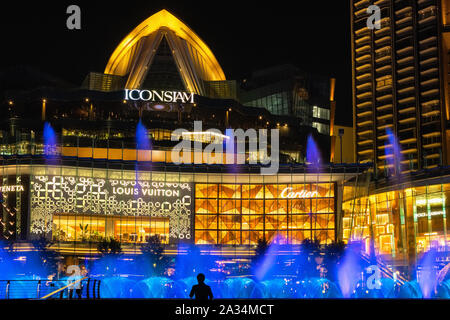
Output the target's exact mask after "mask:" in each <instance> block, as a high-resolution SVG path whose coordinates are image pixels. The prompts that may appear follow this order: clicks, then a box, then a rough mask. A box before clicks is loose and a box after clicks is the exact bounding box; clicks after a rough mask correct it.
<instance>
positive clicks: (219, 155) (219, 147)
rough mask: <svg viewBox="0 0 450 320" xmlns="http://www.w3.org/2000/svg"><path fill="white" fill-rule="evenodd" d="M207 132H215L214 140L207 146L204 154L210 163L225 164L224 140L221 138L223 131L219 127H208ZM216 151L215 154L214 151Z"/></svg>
mask: <svg viewBox="0 0 450 320" xmlns="http://www.w3.org/2000/svg"><path fill="white" fill-rule="evenodd" d="M206 132H212V133H215V135H212V136H213V141H212V142H211V143H210V144H208V145H207V146H206V147H205V151H204V152H203V154H204V155H205V156H204V158H205V159H206V163H208V164H223V142H222V140H221V139H220V137H221V136H222V132H221V131H220V130H217V129H208V130H206ZM213 152H214V155H212V153H213Z"/></svg>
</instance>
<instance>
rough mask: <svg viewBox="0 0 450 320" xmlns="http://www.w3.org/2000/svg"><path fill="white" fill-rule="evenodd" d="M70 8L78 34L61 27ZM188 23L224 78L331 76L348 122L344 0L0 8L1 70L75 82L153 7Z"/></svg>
mask: <svg viewBox="0 0 450 320" xmlns="http://www.w3.org/2000/svg"><path fill="white" fill-rule="evenodd" d="M70 4H77V5H79V6H80V7H81V11H82V18H81V19H82V21H81V23H82V29H81V30H68V29H67V28H66V19H67V17H68V15H67V14H66V8H67V6H69V5H70ZM163 8H165V9H167V10H169V11H170V12H172V13H173V14H174V15H175V16H177V17H178V18H179V19H181V20H182V21H183V22H185V23H186V24H187V25H188V26H190V27H191V28H192V29H193V30H194V32H196V33H197V34H198V35H199V36H200V38H202V39H203V40H204V41H205V42H206V43H207V45H208V46H209V47H210V48H211V50H212V51H213V53H214V54H215V56H216V58H217V60H218V61H219V63H220V64H221V66H222V68H223V70H224V72H225V75H226V77H227V79H236V80H240V79H243V78H245V77H247V76H248V75H249V73H251V72H252V70H257V69H260V68H264V67H270V66H275V65H279V64H284V63H292V64H294V65H296V66H298V67H299V68H301V69H303V70H305V71H310V72H314V73H318V74H322V75H326V76H334V77H336V78H337V88H336V90H337V93H336V99H337V109H338V112H337V115H338V116H337V122H339V123H343V124H348V125H351V123H352V117H351V112H352V111H351V110H352V100H351V51H350V20H349V15H350V12H349V1H347V0H337V1H336V0H334V1H329V0H328V1H317V0H310V1H306V0H298V1H279V0H277V1H268V2H263V1H245V0H241V1H216V0H214V1H207V2H201V1H192V0H191V1H177V2H174V1H152V0H147V1H89V2H87V1H76V0H72V1H65V0H61V1H55V2H53V1H52V2H51V1H35V2H32V3H30V4H28V3H26V2H22V1H11V2H10V3H9V4H8V5H7V7H6V4H5V3H2V10H1V13H0V15H1V17H0V32H1V39H2V41H3V43H2V46H1V48H2V56H3V59H1V63H0V68H5V67H10V66H17V65H26V66H31V67H34V68H37V69H39V70H40V71H42V72H45V73H49V74H51V75H54V76H57V77H59V78H62V79H64V80H66V81H69V82H70V83H72V84H74V85H80V84H81V83H82V81H83V79H84V78H85V76H86V75H87V74H88V72H89V71H97V72H103V70H104V68H105V66H106V63H107V61H108V58H109V56H110V55H111V53H112V52H113V50H114V48H115V47H116V46H117V45H118V44H119V42H120V41H121V40H122V38H123V37H125V36H126V35H127V34H128V33H129V32H130V31H132V30H133V29H134V28H135V27H136V26H137V25H138V24H139V23H141V22H142V21H143V20H145V19H146V18H148V17H149V16H151V15H152V14H153V13H155V12H157V11H159V10H160V9H163Z"/></svg>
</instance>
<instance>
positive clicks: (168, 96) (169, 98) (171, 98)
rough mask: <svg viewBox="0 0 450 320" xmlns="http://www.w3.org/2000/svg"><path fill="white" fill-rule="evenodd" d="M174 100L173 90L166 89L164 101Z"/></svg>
mask: <svg viewBox="0 0 450 320" xmlns="http://www.w3.org/2000/svg"><path fill="white" fill-rule="evenodd" d="M172 101H173V97H172V96H171V92H170V91H165V92H164V102H172Z"/></svg>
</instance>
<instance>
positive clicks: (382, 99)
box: [376, 94, 392, 102]
mask: <svg viewBox="0 0 450 320" xmlns="http://www.w3.org/2000/svg"><path fill="white" fill-rule="evenodd" d="M391 99H392V94H386V95H384V96H381V97H377V98H376V100H377V101H378V102H381V101H386V100H391Z"/></svg>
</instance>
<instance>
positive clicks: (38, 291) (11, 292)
mask: <svg viewBox="0 0 450 320" xmlns="http://www.w3.org/2000/svg"><path fill="white" fill-rule="evenodd" d="M99 298H100V280H96V279H91V278H87V277H86V278H82V279H78V280H69V279H66V280H0V300H2V299H99Z"/></svg>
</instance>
